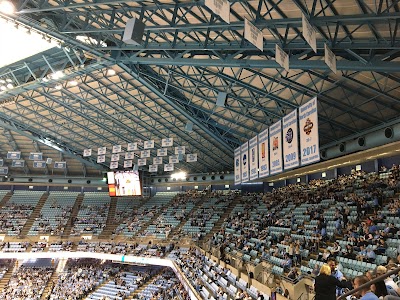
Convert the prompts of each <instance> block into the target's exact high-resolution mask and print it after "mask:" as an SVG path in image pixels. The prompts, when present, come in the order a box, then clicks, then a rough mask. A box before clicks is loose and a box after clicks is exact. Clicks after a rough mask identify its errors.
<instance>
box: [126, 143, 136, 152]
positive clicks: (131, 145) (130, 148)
mask: <svg viewBox="0 0 400 300" xmlns="http://www.w3.org/2000/svg"><path fill="white" fill-rule="evenodd" d="M126 148H127V149H126V150H128V151H136V150H138V143H128V146H127V147H126Z"/></svg>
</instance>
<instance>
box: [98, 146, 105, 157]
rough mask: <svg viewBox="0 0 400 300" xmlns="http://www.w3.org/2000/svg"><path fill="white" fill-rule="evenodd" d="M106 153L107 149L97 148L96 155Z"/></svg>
mask: <svg viewBox="0 0 400 300" xmlns="http://www.w3.org/2000/svg"><path fill="white" fill-rule="evenodd" d="M106 152H107V148H106V147H100V148H97V155H104V154H106Z"/></svg>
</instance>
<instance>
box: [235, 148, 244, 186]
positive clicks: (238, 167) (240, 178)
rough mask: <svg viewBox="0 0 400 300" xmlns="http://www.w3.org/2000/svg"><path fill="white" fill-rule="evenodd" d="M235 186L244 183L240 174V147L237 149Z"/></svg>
mask: <svg viewBox="0 0 400 300" xmlns="http://www.w3.org/2000/svg"><path fill="white" fill-rule="evenodd" d="M234 170H235V184H241V183H242V174H241V173H240V147H238V148H236V149H235V166H234Z"/></svg>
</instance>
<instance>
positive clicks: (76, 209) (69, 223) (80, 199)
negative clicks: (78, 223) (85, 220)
mask: <svg viewBox="0 0 400 300" xmlns="http://www.w3.org/2000/svg"><path fill="white" fill-rule="evenodd" d="M83 197H84V195H83V194H79V195H78V196H77V197H76V201H75V203H74V207H72V212H71V215H70V216H69V219H68V221H67V224H66V225H65V229H64V232H63V234H62V237H69V235H70V234H71V230H72V227H73V226H74V220H75V219H76V216H77V215H78V212H79V209H80V208H81V205H82V202H83Z"/></svg>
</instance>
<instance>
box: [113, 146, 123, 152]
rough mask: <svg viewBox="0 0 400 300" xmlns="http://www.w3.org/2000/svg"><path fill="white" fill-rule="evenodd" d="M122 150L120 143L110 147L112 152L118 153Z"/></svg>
mask: <svg viewBox="0 0 400 300" xmlns="http://www.w3.org/2000/svg"><path fill="white" fill-rule="evenodd" d="M121 151H122V146H121V145H114V146H113V147H112V153H120V152H121Z"/></svg>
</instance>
